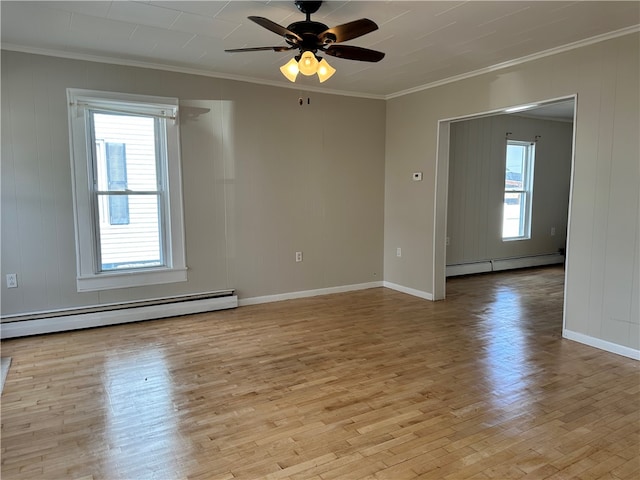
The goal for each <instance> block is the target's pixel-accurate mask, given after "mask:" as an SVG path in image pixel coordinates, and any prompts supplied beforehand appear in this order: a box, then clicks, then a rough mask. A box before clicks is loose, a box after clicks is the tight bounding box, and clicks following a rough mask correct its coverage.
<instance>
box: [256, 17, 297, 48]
mask: <svg viewBox="0 0 640 480" xmlns="http://www.w3.org/2000/svg"><path fill="white" fill-rule="evenodd" d="M248 18H249V20H251V21H252V22H255V23H257V24H258V25H260V26H261V27H264V28H266V29H267V30H270V31H272V32H273V33H277V34H278V35H280V36H281V37H284V38H285V39H286V40H289V41H290V42H292V43H298V42H302V37H300V35H298V34H297V33H293V32H292V31H291V30H289V29H288V28H284V27H283V26H282V25H278V24H277V23H276V22H272V21H271V20H269V19H268V18H264V17H248Z"/></svg>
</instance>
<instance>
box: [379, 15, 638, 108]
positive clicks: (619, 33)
mask: <svg viewBox="0 0 640 480" xmlns="http://www.w3.org/2000/svg"><path fill="white" fill-rule="evenodd" d="M639 31H640V25H633V26H631V27H625V28H621V29H620V30H615V31H613V32H609V33H604V34H602V35H596V36H595V37H590V38H586V39H584V40H578V41H577V42H573V43H568V44H567V45H562V46H560V47H555V48H550V49H548V50H543V51H542V52H538V53H533V54H531V55H527V56H525V57H520V58H516V59H513V60H508V61H506V62H502V63H497V64H495V65H491V66H489V67H485V68H480V69H478V70H473V71H471V72H467V73H462V74H460V75H455V76H453V77H449V78H445V79H442V80H438V81H436V82H431V83H427V84H425V85H420V86H418V87H413V88H409V89H407V90H402V91H400V92H396V93H390V94H389V95H386V96H385V100H390V99H392V98H397V97H402V96H404V95H409V94H411V93H416V92H421V91H423V90H428V89H430V88H435V87H440V86H442V85H447V84H449V83H454V82H459V81H460V80H466V79H467V78H472V77H477V76H479V75H484V74H485V73H491V72H495V71H496V70H503V69H505V68H510V67H515V66H517V65H521V64H523V63H527V62H532V61H534V60H540V59H541V58H545V57H550V56H552V55H557V54H559V53H564V52H568V51H570V50H574V49H576V48H581V47H586V46H588V45H592V44H594V43H599V42H604V41H606V40H612V39H614V38H618V37H623V36H625V35H630V34H632V33H636V32H639Z"/></svg>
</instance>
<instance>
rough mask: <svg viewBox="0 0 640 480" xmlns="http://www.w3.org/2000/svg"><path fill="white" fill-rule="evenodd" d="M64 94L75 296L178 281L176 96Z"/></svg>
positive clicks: (181, 274)
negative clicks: (72, 210)
mask: <svg viewBox="0 0 640 480" xmlns="http://www.w3.org/2000/svg"><path fill="white" fill-rule="evenodd" d="M67 96H68V100H69V129H70V136H71V152H72V162H71V164H72V173H73V186H74V211H75V212H74V213H75V228H76V257H77V269H78V280H77V286H78V291H92V290H104V289H111V288H124V287H132V286H140V285H152V284H158V283H170V282H178V281H185V280H186V279H187V277H186V265H185V253H184V240H183V239H184V233H183V218H182V187H181V179H180V156H179V152H180V149H179V130H178V122H177V112H178V101H177V99H173V98H163V97H149V96H143V95H129V94H118V93H112V92H97V91H89V90H79V89H68V90H67Z"/></svg>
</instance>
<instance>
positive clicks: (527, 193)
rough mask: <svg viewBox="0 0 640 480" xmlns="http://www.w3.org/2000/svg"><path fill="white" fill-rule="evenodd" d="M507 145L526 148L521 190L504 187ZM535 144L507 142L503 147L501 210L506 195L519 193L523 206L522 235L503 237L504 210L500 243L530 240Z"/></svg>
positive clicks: (518, 141) (521, 216)
mask: <svg viewBox="0 0 640 480" xmlns="http://www.w3.org/2000/svg"><path fill="white" fill-rule="evenodd" d="M509 145H518V146H522V147H527V154H526V158H525V161H524V165H523V172H522V185H523V188H522V189H520V190H517V189H507V188H506V185H505V181H506V175H507V165H506V164H507V149H508V147H509ZM535 148H536V146H535V143H533V142H528V141H522V140H510V139H508V140H507V143H506V145H505V155H504V159H505V165H504V169H503V200H502V201H503V203H502V208H503V209H504V194H506V193H519V194H521V195H522V201H523V203H524V205H522V206H521V209H520V210H521V214H520V227H521V228H520V229H521V230H522V235H518V236H515V237H505V236H504V210H503V214H502V219H503V220H502V224H501V226H502V230H503V231H502V233H501V236H502V241H503V242H511V241H514V240H530V239H531V210H532V205H533V171H534V163H535V155H536V154H535Z"/></svg>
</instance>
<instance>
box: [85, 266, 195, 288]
mask: <svg viewBox="0 0 640 480" xmlns="http://www.w3.org/2000/svg"><path fill="white" fill-rule="evenodd" d="M186 281H187V269H186V268H172V269H158V270H145V271H144V272H117V273H101V274H97V275H91V276H86V277H78V279H77V289H78V292H95V291H100V290H113V289H116V288H129V287H141V286H145V285H159V284H164V283H176V282H186Z"/></svg>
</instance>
